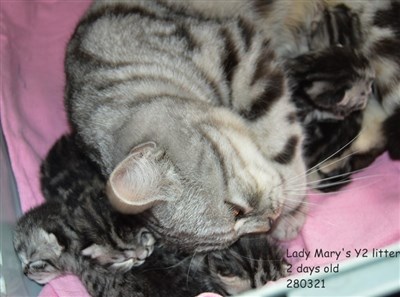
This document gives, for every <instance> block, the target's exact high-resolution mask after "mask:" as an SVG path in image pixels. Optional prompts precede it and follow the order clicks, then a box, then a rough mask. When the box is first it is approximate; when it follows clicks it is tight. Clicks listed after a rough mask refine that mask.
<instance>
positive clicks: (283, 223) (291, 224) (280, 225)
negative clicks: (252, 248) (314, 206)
mask: <svg viewBox="0 0 400 297" xmlns="http://www.w3.org/2000/svg"><path fill="white" fill-rule="evenodd" d="M306 216H307V209H306V204H305V203H302V204H300V206H299V207H298V208H296V209H295V210H293V211H292V212H290V213H288V214H286V215H285V214H283V215H282V216H281V217H280V218H279V219H278V220H277V221H276V223H275V225H274V227H273V228H272V230H271V236H272V237H273V238H275V239H277V240H292V239H294V238H296V237H297V235H299V233H300V231H301V228H302V227H303V225H304V222H305V220H306Z"/></svg>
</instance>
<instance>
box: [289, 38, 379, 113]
mask: <svg viewBox="0 0 400 297" xmlns="http://www.w3.org/2000/svg"><path fill="white" fill-rule="evenodd" d="M286 68H287V69H288V72H289V75H290V76H291V78H292V82H293V84H294V96H295V98H301V99H302V100H306V102H308V103H309V104H311V105H312V106H314V109H315V108H316V109H319V110H321V111H326V112H329V113H331V114H332V115H333V116H334V117H335V118H337V119H342V118H344V117H346V116H348V115H349V114H350V113H352V112H354V111H356V110H361V109H364V108H365V107H366V105H367V102H368V97H369V95H370V94H371V92H372V83H373V80H374V77H375V73H374V70H373V68H372V66H371V65H370V64H369V62H368V60H367V59H366V58H365V57H364V56H362V55H361V54H359V53H356V52H355V51H353V50H352V49H350V48H347V47H338V46H335V47H332V48H327V49H324V50H321V51H315V52H311V53H307V54H304V55H300V56H298V57H296V58H293V59H291V60H288V61H287V63H286Z"/></svg>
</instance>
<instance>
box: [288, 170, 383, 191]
mask: <svg viewBox="0 0 400 297" xmlns="http://www.w3.org/2000/svg"><path fill="white" fill-rule="evenodd" d="M385 176H390V174H372V175H366V176H361V177H357V178H353V179H352V181H353V182H354V181H359V180H366V179H370V178H377V177H380V178H383V177H385ZM346 183H348V181H347V180H344V181H337V182H332V183H327V184H323V185H320V186H318V187H315V189H316V190H318V189H324V188H328V187H331V186H337V185H341V184H346ZM366 186H367V185H366ZM307 189H308V188H292V189H291V190H292V191H304V190H307ZM330 193H337V192H336V191H332V192H330Z"/></svg>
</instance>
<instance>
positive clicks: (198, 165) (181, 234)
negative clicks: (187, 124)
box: [107, 114, 304, 251]
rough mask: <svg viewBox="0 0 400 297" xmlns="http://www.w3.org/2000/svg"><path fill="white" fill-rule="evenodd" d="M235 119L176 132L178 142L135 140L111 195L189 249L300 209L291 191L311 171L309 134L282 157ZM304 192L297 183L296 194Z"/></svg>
mask: <svg viewBox="0 0 400 297" xmlns="http://www.w3.org/2000/svg"><path fill="white" fill-rule="evenodd" d="M221 116H222V115H221V114H220V115H219V117H221ZM235 124H236V127H231V126H229V128H221V129H220V130H219V131H218V130H217V129H216V128H209V127H208V126H205V128H204V130H201V132H202V133H203V134H202V135H201V137H200V136H199V137H198V138H196V135H194V136H193V138H194V139H193V141H188V140H187V139H185V141H186V142H185V141H182V142H180V143H179V140H174V142H173V144H172V145H177V146H178V145H182V147H179V149H178V148H176V149H175V150H174V149H171V148H168V149H167V148H164V147H161V146H158V145H157V144H156V143H154V142H149V143H144V144H141V145H139V146H136V147H134V148H133V150H132V151H131V152H130V154H129V155H128V156H127V157H125V158H124V159H123V160H122V161H121V162H120V163H119V164H118V165H117V166H116V168H115V169H114V170H113V172H112V173H111V175H110V177H109V180H108V185H107V193H108V196H109V198H110V201H111V203H112V204H113V206H114V207H115V208H116V209H117V210H119V211H121V212H124V213H129V214H139V213H140V214H143V216H144V217H145V218H146V219H147V222H148V224H149V228H150V229H151V230H152V231H153V232H154V233H155V234H158V235H160V237H162V238H163V239H164V240H165V241H166V242H167V243H171V244H173V245H176V246H178V247H179V248H181V249H183V250H188V251H193V250H195V251H206V250H213V249H214V250H215V249H222V248H225V247H227V246H229V245H230V244H232V243H233V242H234V241H236V240H237V239H238V238H239V237H240V236H242V235H245V234H250V233H261V232H267V231H269V230H270V229H271V228H272V225H273V224H274V222H275V221H276V220H277V219H278V217H280V216H281V214H282V213H284V212H285V213H289V212H291V211H293V208H292V206H290V205H289V204H290V203H289V204H285V203H286V202H287V201H286V198H287V196H289V195H288V194H286V193H285V191H288V184H289V182H290V181H291V180H293V179H295V178H299V179H300V177H301V176H304V163H303V162H302V160H300V159H301V154H299V153H298V149H299V146H300V143H301V140H300V139H298V138H297V137H293V138H291V139H289V140H288V139H286V145H285V143H283V144H282V146H284V153H282V154H281V155H279V156H278V157H279V158H278V157H276V158H275V159H279V161H280V162H281V163H280V164H277V161H272V160H270V159H268V158H266V157H265V156H264V155H263V154H262V153H261V152H260V149H259V148H258V147H257V145H255V143H254V142H253V140H252V139H251V138H250V136H249V134H250V133H249V134H247V133H244V129H245V128H243V130H241V129H239V128H237V126H239V125H238V124H237V122H235ZM233 126H234V125H233ZM242 127H243V126H241V128H242ZM207 129H208V130H207ZM199 130H200V129H199ZM219 133H221V134H219ZM282 138H283V137H282ZM283 142H284V141H283ZM176 143H178V144H176ZM191 143H193V146H192V147H190V144H191ZM183 146H187V147H186V148H185V149H184V148H183ZM178 151H179V152H178ZM271 159H272V158H271ZM283 163H285V164H283ZM286 164H290V165H286ZM298 164H300V165H299V166H297V165H298ZM302 195H303V194H302V193H301V190H299V191H297V192H296V193H295V196H294V197H293V201H294V200H295V199H297V200H299V201H301V199H303V196H302ZM291 199H292V198H290V199H287V200H288V201H289V200H291ZM293 201H289V202H293ZM292 205H293V206H294V207H298V204H296V203H293V204H292ZM292 215H293V214H292ZM300 225H301V223H300Z"/></svg>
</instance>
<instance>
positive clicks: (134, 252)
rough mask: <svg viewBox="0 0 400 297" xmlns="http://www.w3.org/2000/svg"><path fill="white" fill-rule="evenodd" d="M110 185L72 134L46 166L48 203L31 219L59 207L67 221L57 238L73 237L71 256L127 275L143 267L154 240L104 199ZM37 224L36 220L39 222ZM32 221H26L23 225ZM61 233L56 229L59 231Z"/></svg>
mask: <svg viewBox="0 0 400 297" xmlns="http://www.w3.org/2000/svg"><path fill="white" fill-rule="evenodd" d="M105 185H106V183H105V180H104V178H103V177H102V176H101V175H100V173H99V171H98V169H97V168H96V167H95V166H94V165H93V164H92V162H91V161H90V160H89V159H88V158H87V157H86V156H85V155H84V154H83V153H82V152H81V151H80V149H79V148H78V147H77V145H76V143H75V138H74V136H73V135H64V136H62V137H61V138H60V139H59V140H57V142H56V143H55V144H54V145H53V147H52V148H51V150H50V151H49V153H48V154H47V156H46V158H45V160H44V161H43V163H42V166H41V187H42V191H43V193H44V196H45V198H46V200H47V201H48V202H47V204H49V205H47V206H46V205H44V206H42V208H43V209H42V210H38V211H36V212H33V213H32V214H31V217H32V218H33V219H35V216H38V215H37V214H36V213H43V214H46V212H50V214H51V210H49V209H51V208H52V207H54V208H55V209H57V212H56V213H58V212H60V216H61V215H62V216H63V219H62V220H61V221H60V222H59V223H58V224H55V225H56V226H57V228H56V227H55V226H53V228H54V230H55V231H54V233H55V234H56V236H57V234H58V233H68V232H69V233H73V234H74V236H72V235H69V236H68V237H71V238H73V239H74V240H73V242H71V243H67V244H65V245H64V246H65V247H66V248H67V247H68V248H69V249H70V252H80V253H82V255H84V256H87V257H91V258H92V259H95V260H96V261H97V262H98V263H100V264H102V265H104V266H107V267H109V269H111V270H118V271H127V270H129V269H131V268H132V267H133V266H138V265H141V264H142V263H143V262H144V260H145V259H146V258H147V257H148V256H149V255H150V254H151V252H152V251H153V246H154V242H155V239H154V237H153V236H152V235H151V234H150V232H149V231H148V230H147V229H146V228H145V227H144V224H143V223H142V222H141V221H140V220H139V219H138V218H135V217H132V216H128V215H123V214H121V213H119V212H116V211H115V210H113V209H112V207H111V205H110V203H109V201H108V199H107V197H106V196H105V193H104V190H105ZM36 220H37V219H36ZM26 222H27V219H26V218H25V219H22V221H21V223H20V224H21V225H22V226H23V225H24V224H26ZM56 229H57V230H56Z"/></svg>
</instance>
